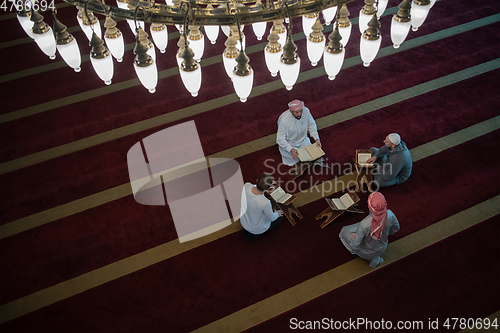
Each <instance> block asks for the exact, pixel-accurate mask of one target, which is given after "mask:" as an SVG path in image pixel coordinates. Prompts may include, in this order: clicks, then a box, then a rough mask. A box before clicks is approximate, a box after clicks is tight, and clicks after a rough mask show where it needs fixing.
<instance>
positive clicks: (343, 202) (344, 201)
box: [328, 193, 354, 210]
mask: <svg viewBox="0 0 500 333" xmlns="http://www.w3.org/2000/svg"><path fill="white" fill-rule="evenodd" d="M328 203H329V204H330V205H332V204H333V206H332V208H334V209H338V210H346V209H348V208H349V207H351V206H352V205H354V200H352V198H351V196H350V195H349V193H346V194H344V195H343V196H341V197H340V198H332V199H331V201H328Z"/></svg>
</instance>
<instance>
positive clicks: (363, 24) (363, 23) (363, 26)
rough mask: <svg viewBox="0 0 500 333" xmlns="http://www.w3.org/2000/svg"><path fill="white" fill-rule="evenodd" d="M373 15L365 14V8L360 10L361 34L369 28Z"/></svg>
mask: <svg viewBox="0 0 500 333" xmlns="http://www.w3.org/2000/svg"><path fill="white" fill-rule="evenodd" d="M372 17H373V15H368V14H363V9H361V10H360V11H359V18H358V19H359V20H358V26H359V32H361V34H363V32H365V30H366V29H368V22H370V20H371V19H372Z"/></svg>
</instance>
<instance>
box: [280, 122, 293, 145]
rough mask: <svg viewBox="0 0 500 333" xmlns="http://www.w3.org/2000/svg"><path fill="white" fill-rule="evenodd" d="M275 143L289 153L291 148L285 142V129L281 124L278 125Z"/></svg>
mask: <svg viewBox="0 0 500 333" xmlns="http://www.w3.org/2000/svg"><path fill="white" fill-rule="evenodd" d="M276 143H277V144H278V145H280V146H281V147H283V148H285V149H286V151H291V150H292V146H291V145H290V144H289V143H288V141H286V128H285V125H284V124H283V123H281V122H280V123H278V133H277V134H276Z"/></svg>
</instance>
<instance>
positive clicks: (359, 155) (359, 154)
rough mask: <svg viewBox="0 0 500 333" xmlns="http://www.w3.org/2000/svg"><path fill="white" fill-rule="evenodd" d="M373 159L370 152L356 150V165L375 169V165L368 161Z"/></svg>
mask: <svg viewBox="0 0 500 333" xmlns="http://www.w3.org/2000/svg"><path fill="white" fill-rule="evenodd" d="M371 157H372V153H371V151H369V150H356V163H358V164H359V166H362V167H374V166H375V165H374V164H373V163H367V162H366V161H367V160H368V159H369V158H371Z"/></svg>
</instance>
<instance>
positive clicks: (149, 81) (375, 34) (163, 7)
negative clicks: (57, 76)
mask: <svg viewBox="0 0 500 333" xmlns="http://www.w3.org/2000/svg"><path fill="white" fill-rule="evenodd" d="M64 1H65V2H67V3H70V4H72V5H75V6H76V8H77V9H78V13H77V20H78V23H79V24H80V27H81V28H82V30H83V31H84V32H85V35H86V36H87V38H88V39H89V42H90V43H89V45H90V47H91V51H90V61H91V63H92V66H93V67H94V70H95V71H96V73H97V75H98V76H99V78H101V80H103V81H104V82H105V84H111V80H112V77H113V71H114V69H113V58H115V59H116V60H117V61H118V62H121V61H122V58H123V53H124V43H123V35H122V33H121V31H120V30H119V29H118V28H117V27H116V20H126V21H127V22H128V23H129V26H130V28H131V30H132V32H133V33H134V34H135V37H136V45H135V48H134V54H135V59H134V64H133V66H134V69H135V71H136V73H137V76H138V78H139V80H140V81H141V83H142V85H143V86H144V87H145V88H146V89H148V90H149V91H150V92H151V93H154V92H155V91H156V85H157V82H158V71H157V68H156V51H155V46H156V48H158V49H159V50H160V52H161V53H164V52H165V49H166V47H167V44H168V32H167V28H166V26H167V25H174V26H175V27H176V28H177V29H178V30H179V33H180V37H179V41H178V43H177V45H178V47H179V49H178V52H177V56H176V57H177V64H178V67H179V73H180V76H181V79H182V82H183V83H184V85H185V87H186V89H187V90H188V91H189V92H190V93H191V94H192V95H193V96H197V95H198V91H199V89H200V86H201V65H200V61H201V58H202V57H203V53H204V49H205V42H204V40H205V38H204V37H205V35H206V36H207V38H208V39H209V40H210V41H211V43H212V44H215V42H216V40H217V38H218V36H219V31H220V30H222V31H223V32H224V34H225V35H226V36H227V40H226V41H225V46H226V48H225V50H224V52H223V54H222V59H223V63H224V68H225V70H226V73H227V75H228V76H229V77H230V78H231V80H232V83H233V85H234V89H235V92H236V94H237V95H238V97H239V98H240V100H241V102H245V101H246V100H247V98H248V96H249V95H250V93H251V91H252V86H253V76H254V73H253V69H252V67H251V66H250V65H249V58H248V56H247V55H246V53H245V35H244V27H246V26H249V25H251V26H252V28H253V32H254V33H255V35H256V36H257V39H258V40H261V39H262V37H263V36H264V35H265V34H266V29H267V22H272V27H271V29H270V31H269V34H268V36H267V40H268V43H267V46H266V48H265V50H264V54H265V60H266V65H267V68H268V70H269V71H270V73H271V75H272V76H277V75H278V73H279V74H280V78H281V80H282V82H283V84H284V86H285V87H286V89H288V90H291V89H292V88H293V85H294V84H295V82H296V81H297V79H298V76H299V71H300V61H301V59H300V57H299V56H298V54H297V52H296V51H297V46H296V45H295V43H294V42H293V40H292V29H293V24H292V19H293V18H295V17H302V27H303V31H304V34H305V35H306V37H307V55H308V58H309V61H310V62H311V64H312V65H313V66H316V65H317V63H318V62H319V61H320V59H321V58H322V57H323V64H324V69H325V72H326V74H327V76H328V78H329V79H330V80H333V79H334V78H335V76H336V75H337V74H338V73H339V71H340V69H341V68H342V64H343V61H344V54H345V52H344V47H345V46H346V45H347V42H348V41H349V37H350V34H351V22H350V20H349V17H348V16H349V11H348V10H347V6H346V5H347V4H348V3H349V2H352V1H354V0H288V1H287V0H277V1H273V0H266V1H265V3H262V1H263V0H256V1H255V0H226V1H224V0H190V1H186V0H165V2H166V3H165V4H159V3H155V0H150V1H145V0H116V3H117V6H110V5H108V4H106V3H105V1H104V0H64ZM108 1H114V0H108ZM364 2H365V5H364V6H363V8H362V9H361V11H360V14H359V28H360V32H361V33H362V37H361V41H360V55H361V60H362V62H363V64H364V66H369V65H370V63H371V62H372V61H373V60H374V59H375V57H376V55H377V53H378V50H379V48H380V45H381V39H382V37H381V35H380V31H379V27H380V24H379V18H380V16H381V15H382V14H383V12H384V11H385V8H386V6H387V2H388V0H378V1H377V0H365V1H364ZM434 2H435V0H413V1H411V0H402V2H401V3H400V4H399V11H398V12H397V14H395V15H394V16H393V18H392V22H391V40H392V42H393V45H394V47H395V48H398V47H399V46H400V45H401V43H403V42H404V40H405V39H406V37H407V35H408V32H409V30H410V27H412V26H413V30H417V29H418V27H420V26H421V25H422V23H423V22H424V20H425V18H426V17H427V14H428V12H429V10H430V8H431V7H432V6H433V4H434ZM36 5H37V3H36V1H34V2H33V4H32V2H31V0H23V1H21V2H20V1H18V2H17V3H16V6H17V7H16V9H17V17H18V19H19V22H20V24H21V25H22V27H23V28H24V30H25V31H26V33H27V34H28V36H30V37H31V38H33V39H34V40H35V42H36V43H37V45H38V46H39V47H40V49H41V50H42V51H43V52H44V53H45V54H46V55H47V56H49V57H50V59H54V58H55V56H56V52H59V54H60V55H61V57H62V58H63V60H64V61H65V62H66V63H67V64H68V66H70V67H72V68H73V69H74V70H75V71H76V72H79V71H80V63H81V55H80V50H79V47H78V44H77V43H76V40H75V38H74V37H73V36H72V35H71V34H70V33H68V32H67V29H66V26H65V25H64V24H62V23H61V22H59V20H58V19H57V18H56V10H55V8H53V19H54V21H53V22H54V23H53V28H51V27H50V26H48V25H47V24H46V23H45V22H44V21H43V20H44V18H43V16H42V15H40V14H39V13H38V12H37V11H36V9H37V8H36ZM338 8H340V9H338ZM45 9H47V8H45ZM42 10H44V9H43V8H42ZM94 14H100V15H103V16H104V17H105V22H104V28H105V31H104V41H103V39H102V32H101V26H100V23H99V20H98V19H97V18H96V16H95V15H94ZM320 16H321V17H322V19H323V23H322V22H321V18H320ZM334 19H335V22H334V23H333V25H334V26H333V28H332V33H331V34H330V36H329V37H328V42H326V40H325V36H324V34H323V28H324V26H327V25H330V24H332V21H334ZM284 21H285V22H286V23H288V27H285V24H284V23H285V22H284ZM146 23H147V24H149V31H150V33H151V37H152V41H151V40H150V39H149V36H148V34H147V33H146V31H145V30H146V27H145V24H146ZM202 30H203V31H202ZM203 32H204V33H203Z"/></svg>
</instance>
